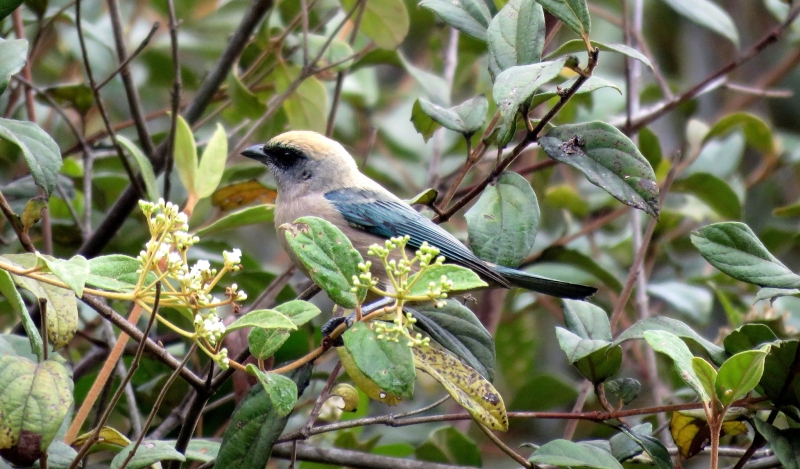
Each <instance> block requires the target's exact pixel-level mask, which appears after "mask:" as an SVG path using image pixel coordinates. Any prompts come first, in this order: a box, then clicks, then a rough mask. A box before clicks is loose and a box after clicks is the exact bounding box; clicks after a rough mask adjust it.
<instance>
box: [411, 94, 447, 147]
mask: <svg viewBox="0 0 800 469" xmlns="http://www.w3.org/2000/svg"><path fill="white" fill-rule="evenodd" d="M421 99H422V98H420V99H417V100H416V101H414V106H413V107H412V108H411V123H412V124H414V130H416V131H417V132H418V133H419V134H420V135H422V138H423V139H424V140H425V141H426V142H427V141H428V140H429V139H430V138H431V137H433V133H434V132H436V131H437V130H439V129H440V128H441V127H442V126H441V125H439V124H438V123H437V122H436V121H434V120H433V119H431V116H430V115H428V113H426V112H425V111H424V110H423V109H422V103H421V101H420V100H421Z"/></svg>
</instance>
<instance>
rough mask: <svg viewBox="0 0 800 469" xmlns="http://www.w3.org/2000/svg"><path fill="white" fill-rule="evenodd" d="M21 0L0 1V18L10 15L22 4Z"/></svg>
mask: <svg viewBox="0 0 800 469" xmlns="http://www.w3.org/2000/svg"><path fill="white" fill-rule="evenodd" d="M22 1H23V0H3V1H2V2H0V20H2V19H4V18H5V17H6V16H8V15H10V14H11V13H12V12H13V11H14V10H16V9H17V7H18V6H20V5H22Z"/></svg>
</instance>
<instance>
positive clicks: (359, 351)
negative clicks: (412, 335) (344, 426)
mask: <svg viewBox="0 0 800 469" xmlns="http://www.w3.org/2000/svg"><path fill="white" fill-rule="evenodd" d="M342 337H343V339H344V346H345V349H346V350H347V352H348V353H349V354H350V355H351V356H352V358H353V361H354V362H355V364H356V366H357V367H358V369H359V370H361V372H362V373H364V375H365V376H367V377H368V378H369V379H371V380H372V381H373V382H375V384H377V385H378V386H379V387H380V388H381V389H383V390H384V391H385V392H387V393H390V394H393V395H396V396H399V397H403V398H409V397H411V396H412V395H413V394H414V380H415V379H416V374H415V372H414V358H413V356H412V354H411V349H410V348H409V347H408V344H406V343H405V342H394V341H389V340H386V339H385V338H382V339H378V334H376V333H375V331H373V330H372V329H371V328H370V327H369V326H368V325H366V324H364V323H363V322H357V323H355V324H354V325H353V327H351V328H350V329H348V330H347V331H346V332H345V333H344V334H343V335H342Z"/></svg>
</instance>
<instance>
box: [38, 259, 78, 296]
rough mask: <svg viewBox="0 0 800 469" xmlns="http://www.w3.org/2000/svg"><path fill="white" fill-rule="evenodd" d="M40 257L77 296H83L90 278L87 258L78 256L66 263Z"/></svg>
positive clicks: (60, 260)
mask: <svg viewBox="0 0 800 469" xmlns="http://www.w3.org/2000/svg"><path fill="white" fill-rule="evenodd" d="M37 254H38V253H37ZM38 256H39V258H40V259H43V260H44V262H45V264H47V268H48V269H50V271H51V272H53V273H54V274H55V275H56V277H58V278H59V279H60V280H61V281H62V282H64V283H66V284H67V285H68V286H69V287H70V288H71V289H72V291H74V292H75V294H76V295H77V296H83V287H84V285H86V279H87V278H88V277H89V261H87V260H86V258H85V257H83V256H81V255H77V256H74V257H72V258H71V259H70V260H68V261H65V260H63V259H56V258H55V257H52V256H45V255H42V254H38Z"/></svg>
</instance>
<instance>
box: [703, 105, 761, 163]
mask: <svg viewBox="0 0 800 469" xmlns="http://www.w3.org/2000/svg"><path fill="white" fill-rule="evenodd" d="M733 130H741V131H742V133H743V134H744V138H745V142H747V144H748V145H750V146H751V147H753V148H755V149H756V150H758V151H760V152H762V153H768V154H773V153H774V152H775V151H776V150H775V141H774V139H773V137H772V129H771V128H770V126H769V124H767V123H766V122H764V121H763V120H761V119H759V118H758V117H756V116H754V115H752V114H748V113H746V112H736V113H733V114H728V115H727V116H725V117H723V118H722V119H720V120H719V121H717V123H716V124H714V127H712V128H711V130H709V131H708V133H707V134H706V136H705V137H704V138H703V143H705V142H708V141H709V140H711V139H713V138H717V137H722V136H725V135H727V134H729V133H730V132H731V131H733Z"/></svg>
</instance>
